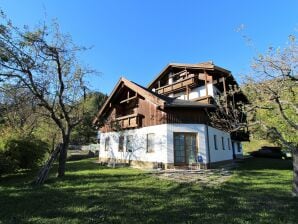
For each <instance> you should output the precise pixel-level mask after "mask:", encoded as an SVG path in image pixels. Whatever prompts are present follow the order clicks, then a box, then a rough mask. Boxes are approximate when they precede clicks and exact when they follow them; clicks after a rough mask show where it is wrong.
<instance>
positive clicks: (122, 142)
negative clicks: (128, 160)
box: [118, 135, 124, 152]
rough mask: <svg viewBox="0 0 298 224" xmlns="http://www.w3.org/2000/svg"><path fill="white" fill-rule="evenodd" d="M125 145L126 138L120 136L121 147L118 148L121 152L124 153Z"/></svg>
mask: <svg viewBox="0 0 298 224" xmlns="http://www.w3.org/2000/svg"><path fill="white" fill-rule="evenodd" d="M123 145H124V136H123V135H120V136H119V147H118V151H119V152H123Z"/></svg>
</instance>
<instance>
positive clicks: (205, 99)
mask: <svg viewBox="0 0 298 224" xmlns="http://www.w3.org/2000/svg"><path fill="white" fill-rule="evenodd" d="M190 100H191V101H195V102H200V103H206V104H214V102H215V101H214V98H213V96H210V95H208V96H201V97H197V98H193V99H190Z"/></svg>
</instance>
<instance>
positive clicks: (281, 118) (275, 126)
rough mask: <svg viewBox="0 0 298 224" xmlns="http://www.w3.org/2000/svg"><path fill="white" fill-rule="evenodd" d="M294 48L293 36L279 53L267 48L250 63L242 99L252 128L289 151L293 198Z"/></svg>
mask: <svg viewBox="0 0 298 224" xmlns="http://www.w3.org/2000/svg"><path fill="white" fill-rule="evenodd" d="M297 63H298V45H297V41H296V39H295V37H294V36H290V38H289V43H288V44H287V46H285V47H284V48H283V49H280V48H278V49H275V48H269V49H268V51H267V52H266V53H265V54H260V55H259V56H258V57H257V58H255V59H254V62H253V63H252V66H251V67H252V72H253V75H251V76H248V77H247V81H246V83H245V88H244V89H245V91H246V95H247V96H248V97H249V99H250V102H251V103H252V105H251V108H250V111H251V112H252V114H253V122H254V123H257V126H256V127H254V130H256V131H257V132H258V133H264V134H266V136H267V137H268V138H269V139H271V140H272V141H273V142H276V143H278V144H281V145H283V146H284V147H285V148H288V149H290V150H291V151H292V154H293V165H294V181H293V195H295V196H297V194H298V150H297V147H298V116H297V115H298V98H297V92H298V76H297V74H298V73H297V72H298V64H297Z"/></svg>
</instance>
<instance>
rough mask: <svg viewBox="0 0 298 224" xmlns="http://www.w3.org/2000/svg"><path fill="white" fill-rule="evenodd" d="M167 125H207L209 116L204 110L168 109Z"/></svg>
mask: <svg viewBox="0 0 298 224" xmlns="http://www.w3.org/2000/svg"><path fill="white" fill-rule="evenodd" d="M166 114H167V123H173V124H175V123H184V124H207V122H208V116H207V114H206V113H205V111H204V110H202V109H191V108H190V109H185V108H184V109H182V108H181V109H180V108H179V109H174V108H171V109H168V110H167V111H166Z"/></svg>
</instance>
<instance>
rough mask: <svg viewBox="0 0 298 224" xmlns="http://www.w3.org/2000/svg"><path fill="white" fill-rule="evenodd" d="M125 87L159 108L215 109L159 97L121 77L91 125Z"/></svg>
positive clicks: (195, 103) (212, 106)
mask: <svg viewBox="0 0 298 224" xmlns="http://www.w3.org/2000/svg"><path fill="white" fill-rule="evenodd" d="M123 85H124V86H126V87H128V88H129V89H131V90H133V91H135V92H136V93H137V94H138V95H140V96H142V97H144V98H145V99H147V100H149V101H150V102H152V103H153V104H155V105H158V106H161V107H183V108H185V107H192V108H215V106H214V105H210V104H205V103H199V102H193V101H188V100H180V99H175V98H171V97H167V96H164V95H160V94H158V93H155V92H153V91H151V90H149V89H147V88H145V87H143V86H141V85H139V84H136V83H134V82H131V81H129V80H127V79H125V78H124V77H121V78H120V79H119V81H118V82H117V84H116V86H115V87H114V89H113V91H112V93H111V94H110V96H109V98H108V99H107V100H106V102H105V103H104V105H103V106H102V107H101V109H100V110H99V112H98V113H97V115H96V117H95V118H94V120H93V122H92V123H93V124H95V123H96V122H97V121H98V118H99V117H100V116H102V115H103V114H104V112H105V111H106V109H107V107H108V106H109V104H110V103H111V101H112V99H113V97H114V96H115V94H116V93H117V91H119V90H120V89H121V88H122V87H123Z"/></svg>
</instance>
